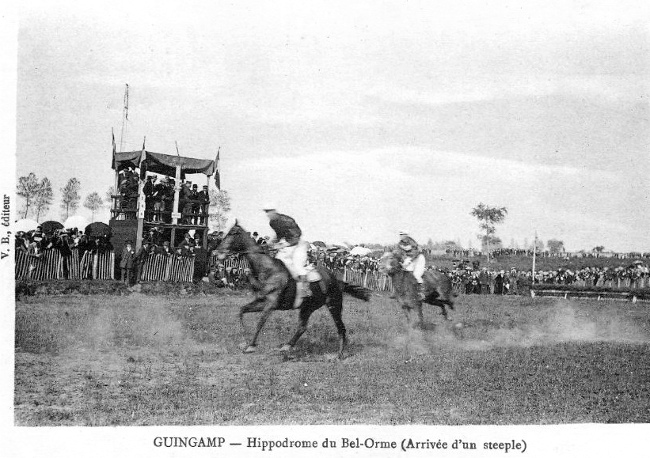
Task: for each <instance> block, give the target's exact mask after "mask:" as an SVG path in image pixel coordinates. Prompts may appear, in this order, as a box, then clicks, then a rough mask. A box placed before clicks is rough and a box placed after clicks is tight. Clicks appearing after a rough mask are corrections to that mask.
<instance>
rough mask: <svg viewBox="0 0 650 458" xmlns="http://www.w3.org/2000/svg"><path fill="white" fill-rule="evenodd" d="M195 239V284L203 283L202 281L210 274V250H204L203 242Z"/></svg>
mask: <svg viewBox="0 0 650 458" xmlns="http://www.w3.org/2000/svg"><path fill="white" fill-rule="evenodd" d="M197 236H198V234H196V235H195V238H194V256H195V257H194V278H193V280H194V281H195V282H199V281H201V279H202V278H203V277H205V276H207V273H208V250H206V249H205V248H203V246H202V245H201V240H200V239H198V238H196V237H197Z"/></svg>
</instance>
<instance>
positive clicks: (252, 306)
mask: <svg viewBox="0 0 650 458" xmlns="http://www.w3.org/2000/svg"><path fill="white" fill-rule="evenodd" d="M264 302H265V298H264V297H259V296H257V297H255V299H253V300H252V301H251V302H249V303H247V304H244V305H242V306H241V307H240V309H239V323H240V324H241V327H242V330H243V332H244V335H246V334H247V333H248V332H247V331H246V325H245V324H244V314H245V313H254V312H261V311H263V310H264Z"/></svg>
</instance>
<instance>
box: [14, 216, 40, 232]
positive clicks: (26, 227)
mask: <svg viewBox="0 0 650 458" xmlns="http://www.w3.org/2000/svg"><path fill="white" fill-rule="evenodd" d="M37 227H38V223H37V222H36V221H34V220H33V219H20V220H18V221H16V223H15V224H14V231H16V232H18V231H22V232H29V231H33V230H36V228H37Z"/></svg>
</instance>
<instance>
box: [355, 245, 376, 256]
mask: <svg viewBox="0 0 650 458" xmlns="http://www.w3.org/2000/svg"><path fill="white" fill-rule="evenodd" d="M371 252H372V250H371V249H370V248H366V247H363V246H355V247H354V248H352V250H351V251H350V254H351V255H352V256H357V255H359V256H367V255H369V254H370V253H371Z"/></svg>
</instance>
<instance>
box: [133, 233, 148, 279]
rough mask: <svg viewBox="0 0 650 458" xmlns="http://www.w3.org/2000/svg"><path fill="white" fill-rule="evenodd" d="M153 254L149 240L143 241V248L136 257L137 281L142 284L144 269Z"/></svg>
mask: <svg viewBox="0 0 650 458" xmlns="http://www.w3.org/2000/svg"><path fill="white" fill-rule="evenodd" d="M151 253H152V249H151V243H150V242H149V241H148V240H146V239H145V240H143V241H142V246H141V247H140V249H139V250H138V252H137V253H136V255H135V281H136V283H140V280H142V269H143V267H144V264H145V263H146V262H147V259H148V258H149V255H150V254H151Z"/></svg>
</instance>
